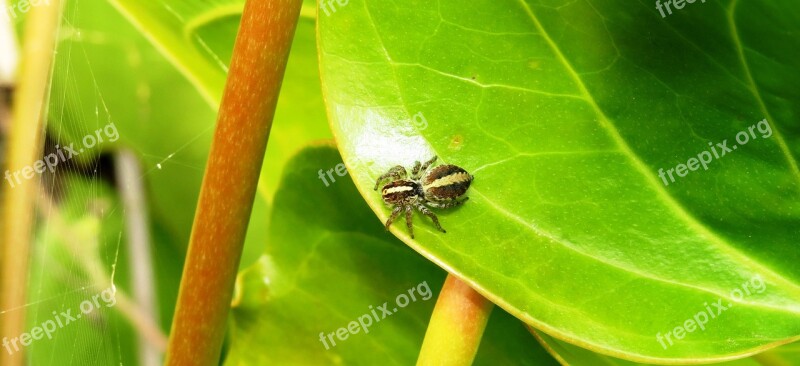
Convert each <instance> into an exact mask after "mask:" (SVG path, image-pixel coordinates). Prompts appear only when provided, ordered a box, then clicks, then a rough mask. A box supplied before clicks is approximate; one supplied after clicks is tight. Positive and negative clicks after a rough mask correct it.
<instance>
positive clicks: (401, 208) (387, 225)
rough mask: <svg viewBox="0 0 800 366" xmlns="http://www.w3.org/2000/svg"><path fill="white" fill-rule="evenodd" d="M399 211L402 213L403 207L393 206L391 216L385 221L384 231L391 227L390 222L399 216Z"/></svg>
mask: <svg viewBox="0 0 800 366" xmlns="http://www.w3.org/2000/svg"><path fill="white" fill-rule="evenodd" d="M400 211H403V206H395V208H394V210H392V214H391V215H389V219H388V220H386V231H389V226H392V222H394V220H396V219H397V216H398V215H400Z"/></svg>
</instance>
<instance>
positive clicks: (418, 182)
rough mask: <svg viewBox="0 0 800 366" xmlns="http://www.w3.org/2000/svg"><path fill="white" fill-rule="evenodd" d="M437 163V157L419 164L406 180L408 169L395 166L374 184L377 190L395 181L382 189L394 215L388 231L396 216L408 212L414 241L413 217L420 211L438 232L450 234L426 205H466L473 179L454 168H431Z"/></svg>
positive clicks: (408, 221) (390, 219) (407, 222)
mask: <svg viewBox="0 0 800 366" xmlns="http://www.w3.org/2000/svg"><path fill="white" fill-rule="evenodd" d="M435 161H436V157H435V156H434V157H433V159H431V160H429V161H428V162H426V163H425V164H420V162H419V161H417V162H416V163H415V164H414V168H413V169H412V170H411V177H409V178H406V177H407V174H408V173H407V172H406V168H404V167H403V166H401V165H398V166H395V167H394V168H392V169H389V171H388V172H386V174H384V175H381V176H380V177H379V178H378V181H377V182H375V190H378V186H379V185H380V184H381V182H382V181H384V180H385V179H387V178H392V181H391V182H389V183H388V184H386V185H385V186H383V189H382V190H381V195H382V196H383V202H385V203H386V204H387V205H389V206H392V207H393V209H392V214H391V215H390V216H389V219H388V220H386V230H389V226H390V225H391V224H392V222H393V221H394V220H395V219H397V216H399V215H400V213H401V212H403V211H405V213H406V225H407V226H408V231H409V233H410V234H411V238H414V228H413V225H412V223H411V214H412V212H413V210H414V209H417V210H419V212H421V213H422V214H423V215H425V216H428V217H430V218H431V220H433V224H434V225H436V228H437V229H439V230H441V231H442V232H443V233H446V232H447V231H445V230H444V229H443V228H442V225H440V224H439V218H438V217H436V215H435V214H434V213H433V212H431V210H429V209H428V207H426V205H427V206H431V207H436V208H448V207H455V206H458V205H460V204H462V203H464V202H465V201H466V200H467V199H469V197H464V199H462V200H459V198H461V196H463V195H464V193H466V192H467V189H469V185H470V183H472V180H473V179H474V177H473V176H472V175H470V174H469V173H467V171H466V170H464V169H462V168H460V167H457V166H455V165H439V166H436V167H433V168H431V164H433V163H434V162H435Z"/></svg>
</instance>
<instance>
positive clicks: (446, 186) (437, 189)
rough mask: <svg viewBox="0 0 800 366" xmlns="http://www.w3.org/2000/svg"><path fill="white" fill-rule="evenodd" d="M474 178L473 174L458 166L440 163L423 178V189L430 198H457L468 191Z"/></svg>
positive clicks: (437, 199) (440, 199)
mask: <svg viewBox="0 0 800 366" xmlns="http://www.w3.org/2000/svg"><path fill="white" fill-rule="evenodd" d="M472 179H473V177H472V175H470V174H469V173H468V172H467V171H466V170H464V169H462V168H460V167H458V166H455V165H440V166H437V167H435V168H433V169H431V170H430V171H429V172H428V174H426V175H425V177H423V178H422V182H421V183H422V190H423V192H424V194H425V198H426V199H429V200H433V201H450V200H455V199H457V198H459V197H461V196H463V195H464V194H465V193H467V189H469V185H470V184H471V183H472Z"/></svg>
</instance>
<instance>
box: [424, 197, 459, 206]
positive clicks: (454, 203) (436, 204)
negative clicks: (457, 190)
mask: <svg viewBox="0 0 800 366" xmlns="http://www.w3.org/2000/svg"><path fill="white" fill-rule="evenodd" d="M468 199H469V197H464V199H463V200H461V201H455V200H453V201H449V202H435V201H428V205H430V206H431V207H436V208H450V207H456V206H460V205H462V204H463V203H464V202H467V200H468Z"/></svg>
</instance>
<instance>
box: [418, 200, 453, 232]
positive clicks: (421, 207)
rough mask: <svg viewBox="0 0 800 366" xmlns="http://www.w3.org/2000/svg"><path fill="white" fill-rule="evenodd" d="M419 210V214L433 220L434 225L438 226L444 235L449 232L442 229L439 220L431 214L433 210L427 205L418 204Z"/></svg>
mask: <svg viewBox="0 0 800 366" xmlns="http://www.w3.org/2000/svg"><path fill="white" fill-rule="evenodd" d="M417 210H419V212H421V213H422V214H423V215H425V216H428V217H430V218H431V220H433V224H434V225H436V228H437V229H439V231H441V232H443V233H446V232H447V231H446V230H445V229H444V228H442V225H441V224H439V218H438V217H436V214H435V213H433V212H431V210H429V209H428V208H427V207H425V205H423V204H421V203H417Z"/></svg>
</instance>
